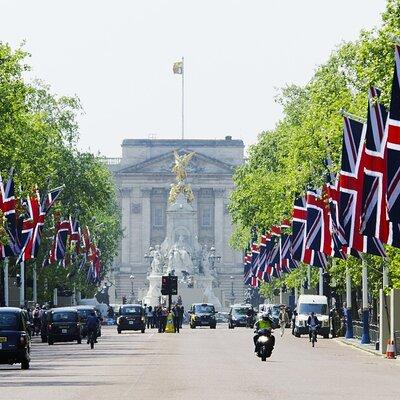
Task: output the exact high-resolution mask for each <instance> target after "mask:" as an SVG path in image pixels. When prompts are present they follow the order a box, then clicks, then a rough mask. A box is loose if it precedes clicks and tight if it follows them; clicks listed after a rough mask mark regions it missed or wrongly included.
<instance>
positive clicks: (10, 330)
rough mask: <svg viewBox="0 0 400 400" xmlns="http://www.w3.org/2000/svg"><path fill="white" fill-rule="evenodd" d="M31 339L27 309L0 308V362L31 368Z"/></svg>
mask: <svg viewBox="0 0 400 400" xmlns="http://www.w3.org/2000/svg"><path fill="white" fill-rule="evenodd" d="M30 349H31V341H30V336H29V328H28V314H27V312H26V311H24V310H21V309H19V308H14V307H1V308H0V364H19V363H20V364H21V369H29V363H30V361H31V357H30Z"/></svg>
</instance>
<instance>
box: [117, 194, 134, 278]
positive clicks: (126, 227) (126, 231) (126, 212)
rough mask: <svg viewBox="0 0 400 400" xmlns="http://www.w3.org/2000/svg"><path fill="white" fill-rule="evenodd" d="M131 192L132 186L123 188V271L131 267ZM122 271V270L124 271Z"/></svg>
mask: <svg viewBox="0 0 400 400" xmlns="http://www.w3.org/2000/svg"><path fill="white" fill-rule="evenodd" d="M131 192H132V190H131V189H130V188H122V189H121V190H120V193H121V214H122V232H123V237H122V241H121V267H122V271H123V272H125V271H124V270H125V269H126V268H127V267H129V265H130V246H129V239H130V236H131V230H130V226H131V224H130V222H131V212H130V203H131ZM122 271H121V272H122Z"/></svg>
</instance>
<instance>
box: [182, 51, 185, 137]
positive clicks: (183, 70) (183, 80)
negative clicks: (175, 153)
mask: <svg viewBox="0 0 400 400" xmlns="http://www.w3.org/2000/svg"><path fill="white" fill-rule="evenodd" d="M184 138H185V64H184V58H183V57H182V140H183V139H184Z"/></svg>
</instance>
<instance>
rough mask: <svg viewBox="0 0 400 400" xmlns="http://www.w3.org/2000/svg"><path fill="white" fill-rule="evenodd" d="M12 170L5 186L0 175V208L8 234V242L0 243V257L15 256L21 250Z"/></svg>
mask: <svg viewBox="0 0 400 400" xmlns="http://www.w3.org/2000/svg"><path fill="white" fill-rule="evenodd" d="M13 172H14V170H13V169H11V171H10V174H9V177H8V180H7V183H6V185H5V186H4V184H3V180H2V179H1V176H0V210H1V211H2V213H3V215H4V217H5V227H4V228H5V230H6V232H7V235H8V243H7V244H6V245H2V244H1V245H0V258H5V257H9V256H17V255H19V253H20V251H21V243H20V230H19V229H18V228H19V224H18V218H17V213H16V198H15V188H14V179H13Z"/></svg>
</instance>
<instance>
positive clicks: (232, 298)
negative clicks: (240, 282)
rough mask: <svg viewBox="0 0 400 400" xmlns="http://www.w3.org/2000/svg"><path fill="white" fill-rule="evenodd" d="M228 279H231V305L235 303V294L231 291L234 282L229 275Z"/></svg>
mask: <svg viewBox="0 0 400 400" xmlns="http://www.w3.org/2000/svg"><path fill="white" fill-rule="evenodd" d="M230 279H231V304H234V302H235V292H234V291H233V281H234V279H235V278H234V277H233V276H232V275H231V277H230Z"/></svg>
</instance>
